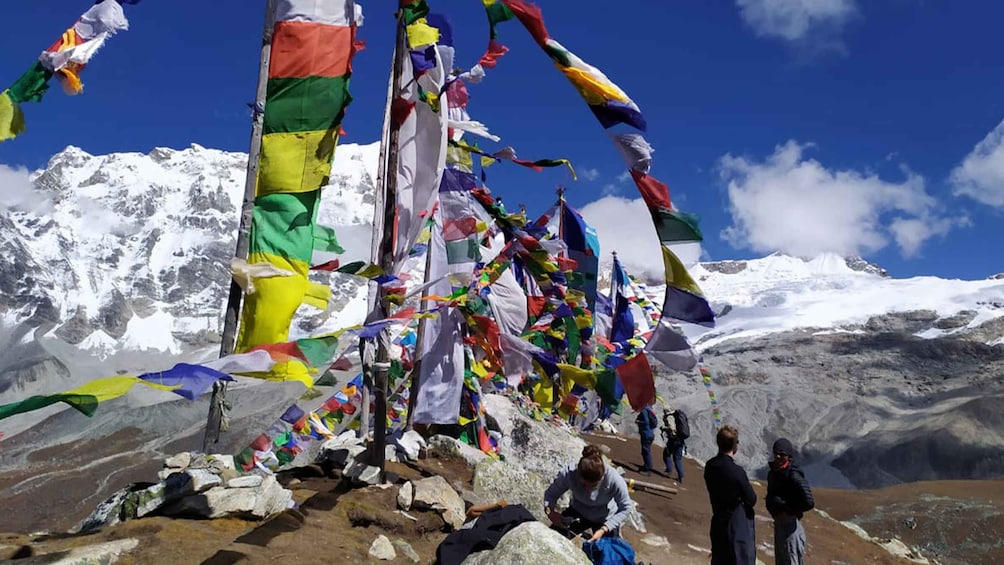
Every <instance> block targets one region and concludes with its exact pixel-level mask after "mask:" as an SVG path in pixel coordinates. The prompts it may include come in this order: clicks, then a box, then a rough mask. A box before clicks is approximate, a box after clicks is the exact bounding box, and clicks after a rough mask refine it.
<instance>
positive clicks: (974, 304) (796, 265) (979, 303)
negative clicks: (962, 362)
mask: <svg viewBox="0 0 1004 565" xmlns="http://www.w3.org/2000/svg"><path fill="white" fill-rule="evenodd" d="M691 275H693V277H694V278H695V279H696V280H697V281H698V283H699V284H700V285H701V288H702V290H704V292H705V293H706V294H707V295H708V297H709V298H710V300H711V303H712V307H713V308H714V309H715V311H716V312H717V313H718V321H717V326H716V328H715V329H714V330H711V331H707V330H705V329H704V328H693V327H691V328H686V331H687V332H688V334H689V335H690V337H691V338H692V339H693V340H694V342H695V343H696V344H697V345H698V347H699V348H701V349H704V348H708V347H711V346H713V345H715V344H719V343H722V342H724V341H727V340H732V339H749V338H753V337H758V336H763V335H767V334H771V333H776V332H783V331H790V330H796V329H802V328H815V329H817V330H818V331H819V332H834V331H849V332H865V331H866V330H872V331H875V330H878V329H881V328H878V327H876V326H875V323H874V322H873V323H872V325H871V327H869V326H868V324H869V320H871V319H872V318H873V317H875V316H881V315H884V314H890V313H904V312H915V311H923V312H926V314H923V315H922V317H923V316H926V317H927V318H928V321H929V322H930V324H929V325H928V326H927V327H924V328H923V329H921V330H919V331H918V332H916V334H917V336H918V337H923V338H933V337H942V336H946V335H953V334H958V333H962V332H965V331H966V330H969V329H974V328H978V327H980V326H982V325H983V324H984V323H986V322H989V321H991V320H994V319H996V318H1000V317H1002V316H1004V282H1002V281H1000V280H994V279H986V280H977V281H963V280H946V279H941V278H937V277H913V278H908V279H894V278H891V277H889V276H888V274H887V273H886V272H885V270H884V269H881V268H880V267H877V266H875V265H871V264H869V263H866V262H864V261H863V260H860V259H851V260H848V259H845V258H843V257H840V256H838V255H833V254H823V255H820V256H818V257H816V258H814V259H811V260H803V259H799V258H797V257H792V256H788V255H781V254H775V255H771V256H769V257H765V258H762V259H756V260H751V261H721V262H716V263H701V264H698V265H696V266H694V267H693V268H692V269H691ZM946 320H956V321H953V322H948V321H946ZM988 338H990V339H989V344H990V345H994V344H995V343H1000V338H999V336H998V337H993V336H988Z"/></svg>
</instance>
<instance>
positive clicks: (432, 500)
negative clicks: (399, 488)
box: [412, 475, 465, 530]
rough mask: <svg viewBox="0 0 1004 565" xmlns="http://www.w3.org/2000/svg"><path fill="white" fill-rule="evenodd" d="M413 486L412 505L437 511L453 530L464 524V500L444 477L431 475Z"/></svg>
mask: <svg viewBox="0 0 1004 565" xmlns="http://www.w3.org/2000/svg"><path fill="white" fill-rule="evenodd" d="M414 487H415V493H414V496H413V498H412V506H413V507H415V508H418V509H433V510H436V511H438V512H439V513H440V514H441V515H442V516H443V520H445V521H446V523H447V524H449V525H450V526H452V527H453V529H455V530H457V529H460V527H461V526H463V525H464V519H465V514H464V501H463V500H462V499H461V498H460V495H459V494H457V491H455V490H453V487H451V486H450V483H448V482H446V479H444V478H443V477H440V476H439V475H433V476H431V477H428V478H425V479H422V480H420V481H417V482H415V483H414Z"/></svg>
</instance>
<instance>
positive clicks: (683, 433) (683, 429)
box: [673, 408, 690, 440]
mask: <svg viewBox="0 0 1004 565" xmlns="http://www.w3.org/2000/svg"><path fill="white" fill-rule="evenodd" d="M673 420H674V424H675V426H674V427H675V428H676V437H678V438H680V439H683V440H685V439H687V438H688V437H690V420H688V419H687V414H686V413H685V412H684V411H683V410H680V409H679V408H677V409H676V412H673Z"/></svg>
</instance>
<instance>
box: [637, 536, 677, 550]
mask: <svg viewBox="0 0 1004 565" xmlns="http://www.w3.org/2000/svg"><path fill="white" fill-rule="evenodd" d="M641 542H642V543H643V544H645V545H651V546H652V547H665V548H666V549H669V548H670V547H671V546H670V543H669V540H668V539H666V538H665V537H663V536H657V535H653V534H648V535H647V536H645V537H643V538H641Z"/></svg>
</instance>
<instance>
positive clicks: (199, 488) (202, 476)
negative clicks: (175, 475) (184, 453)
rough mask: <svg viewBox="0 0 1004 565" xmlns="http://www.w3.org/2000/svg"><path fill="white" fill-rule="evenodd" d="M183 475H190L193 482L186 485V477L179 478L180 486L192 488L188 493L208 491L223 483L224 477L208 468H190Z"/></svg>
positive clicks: (189, 478)
mask: <svg viewBox="0 0 1004 565" xmlns="http://www.w3.org/2000/svg"><path fill="white" fill-rule="evenodd" d="M183 475H187V476H188V480H189V481H190V482H191V484H190V485H185V483H184V482H183V481H184V479H183V478H179V479H178V481H179V482H178V486H179V487H180V488H186V489H191V493H188V494H194V493H199V492H203V491H207V490H209V489H211V488H213V487H215V486H219V485H222V484H223V479H221V478H220V476H219V475H217V474H216V473H213V472H212V471H210V470H208V469H189V470H188V471H185V473H184V474H183ZM166 482H170V481H166ZM183 485H184V486H183Z"/></svg>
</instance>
